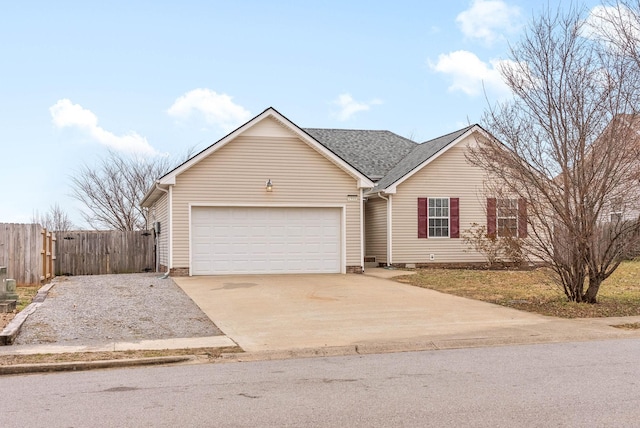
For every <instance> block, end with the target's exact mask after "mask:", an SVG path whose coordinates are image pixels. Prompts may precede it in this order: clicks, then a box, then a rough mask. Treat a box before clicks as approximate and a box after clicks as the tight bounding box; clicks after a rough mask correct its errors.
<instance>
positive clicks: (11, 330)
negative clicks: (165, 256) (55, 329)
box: [0, 279, 56, 346]
mask: <svg viewBox="0 0 640 428" xmlns="http://www.w3.org/2000/svg"><path fill="white" fill-rule="evenodd" d="M55 284H56V281H55V279H54V280H53V281H51V282H50V283H49V284H46V285H43V286H42V287H40V289H39V290H38V293H36V295H35V297H34V298H33V300H32V301H31V303H30V304H29V305H28V306H27V307H26V308H24V309H23V310H21V311H20V312H18V314H17V315H16V316H15V317H14V318H13V319H12V320H11V322H10V323H9V324H7V326H6V327H5V328H4V330H2V332H1V333H0V346H8V345H11V344H13V341H14V340H15V339H16V336H17V335H18V333H19V332H20V329H21V328H22V324H24V322H25V321H26V320H27V318H28V317H29V315H31V314H32V313H34V312H35V311H36V309H38V307H39V306H40V305H41V304H42V302H44V300H45V299H46V298H47V295H48V294H49V290H51V288H53V286H54V285H55Z"/></svg>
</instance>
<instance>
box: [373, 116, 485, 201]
mask: <svg viewBox="0 0 640 428" xmlns="http://www.w3.org/2000/svg"><path fill="white" fill-rule="evenodd" d="M474 132H480V133H482V134H484V135H486V133H485V132H484V130H483V129H482V128H480V127H479V126H478V125H475V126H474V127H473V128H471V129H469V130H468V131H467V132H465V133H464V134H462V135H461V136H459V137H458V138H456V139H455V140H453V141H452V142H450V143H449V144H448V145H447V146H445V147H444V148H443V149H442V150H440V151H439V152H438V153H436V154H435V155H433V156H431V157H430V158H429V159H427V160H426V161H424V162H422V164H420V165H418V166H417V167H415V168H414V169H413V170H411V171H410V172H409V173H407V174H406V175H404V176H403V177H402V178H400V179H399V180H398V181H396V182H395V183H393V184H392V185H391V186H389V187H387V188H386V189H380V191H381V192H383V193H386V194H389V195H393V194H395V193H396V192H397V188H398V186H399V185H400V184H402V183H403V182H404V181H406V180H407V179H409V178H410V177H411V176H413V174H415V173H417V172H418V171H421V170H422V168H424V167H425V166H427V165H429V164H430V163H431V162H433V161H434V160H436V159H438V158H439V157H440V156H441V155H443V154H444V153H446V152H447V151H448V150H449V149H450V148H451V147H453V146H455V145H456V144H458V143H459V142H460V141H463V140H464V139H465V138H467V137H468V136H469V135H471V134H473V133H474Z"/></svg>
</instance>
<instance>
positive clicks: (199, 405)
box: [0, 339, 640, 428]
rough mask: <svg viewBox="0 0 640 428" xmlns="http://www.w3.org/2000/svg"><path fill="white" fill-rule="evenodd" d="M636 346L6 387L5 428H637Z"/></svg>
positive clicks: (62, 377)
mask: <svg viewBox="0 0 640 428" xmlns="http://www.w3.org/2000/svg"><path fill="white" fill-rule="evenodd" d="M639 358H640V340H635V339H633V340H632V339H628V340H615V341H613V340H612V341H602V342H584V343H565V344H544V345H526V346H513V347H498V348H482V349H460V350H444V351H427V352H412V353H397V354H380V355H366V356H348V357H333V358H314V359H297V360H285V361H260V362H252V363H226V364H203V365H190V366H176V367H153V368H136V369H124V370H104V371H94V372H78V373H61V374H45V375H26V376H11V377H4V378H0V386H1V387H2V390H3V392H4V393H5V394H4V398H3V405H2V412H0V426H2V427H5V428H9V427H45V426H46V427H84V426H92V427H144V426H153V427H161V426H167V427H183V426H190V427H205V426H206V427H213V426H216V427H254V426H278V427H294V426H295V427H313V426H327V427H329V426H330V427H339V426H349V427H357V426H363V427H364V426H367V427H370V426H385V427H386V426H405V427H411V426H416V427H418V426H420V427H423V426H434V427H436V426H437V427H453V426H455V427H460V426H477V427H636V426H639V425H640V359H639Z"/></svg>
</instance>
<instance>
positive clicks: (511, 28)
mask: <svg viewBox="0 0 640 428" xmlns="http://www.w3.org/2000/svg"><path fill="white" fill-rule="evenodd" d="M456 22H457V23H458V26H459V27H460V30H461V31H462V33H463V34H464V35H465V37H468V38H470V39H479V40H481V41H483V42H484V43H486V44H489V45H490V44H492V43H493V42H495V41H496V40H499V39H504V35H503V33H515V32H517V31H518V29H519V28H520V8H518V7H517V6H509V5H508V4H506V3H505V2H504V1H502V0H473V2H472V3H471V7H470V8H469V9H467V10H465V11H463V12H460V14H459V15H458V16H457V17H456Z"/></svg>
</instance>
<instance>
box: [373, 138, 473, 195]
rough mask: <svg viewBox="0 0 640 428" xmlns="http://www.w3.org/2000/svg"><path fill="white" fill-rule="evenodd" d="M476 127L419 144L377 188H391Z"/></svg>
mask: <svg viewBox="0 0 640 428" xmlns="http://www.w3.org/2000/svg"><path fill="white" fill-rule="evenodd" d="M474 126H475V125H470V126H467V127H466V128H462V129H459V130H458V131H455V132H452V133H450V134H447V135H443V136H441V137H438V138H435V139H433V140H429V141H426V142H424V143H422V144H418V145H417V147H414V149H413V150H412V151H411V153H409V154H407V155H406V156H405V157H404V158H403V159H402V160H400V161H399V162H398V163H397V164H396V165H395V166H394V167H393V168H391V170H389V172H388V173H387V174H385V176H384V178H382V179H381V180H380V181H379V182H378V183H377V184H376V188H377V189H380V190H382V189H386V188H387V187H389V186H391V185H392V184H393V183H395V182H396V181H398V180H400V179H401V178H402V177H404V176H405V175H407V174H408V173H410V172H411V171H413V170H414V169H415V168H416V167H418V166H419V165H421V164H422V163H423V162H425V161H426V160H428V159H429V158H431V157H432V156H434V155H435V154H436V153H438V152H439V151H440V150H442V149H444V148H445V147H446V146H448V145H449V144H450V143H452V142H453V141H455V140H456V139H457V138H459V137H460V136H461V135H463V134H464V133H465V132H467V131H468V130H469V129H471V128H473V127H474Z"/></svg>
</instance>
